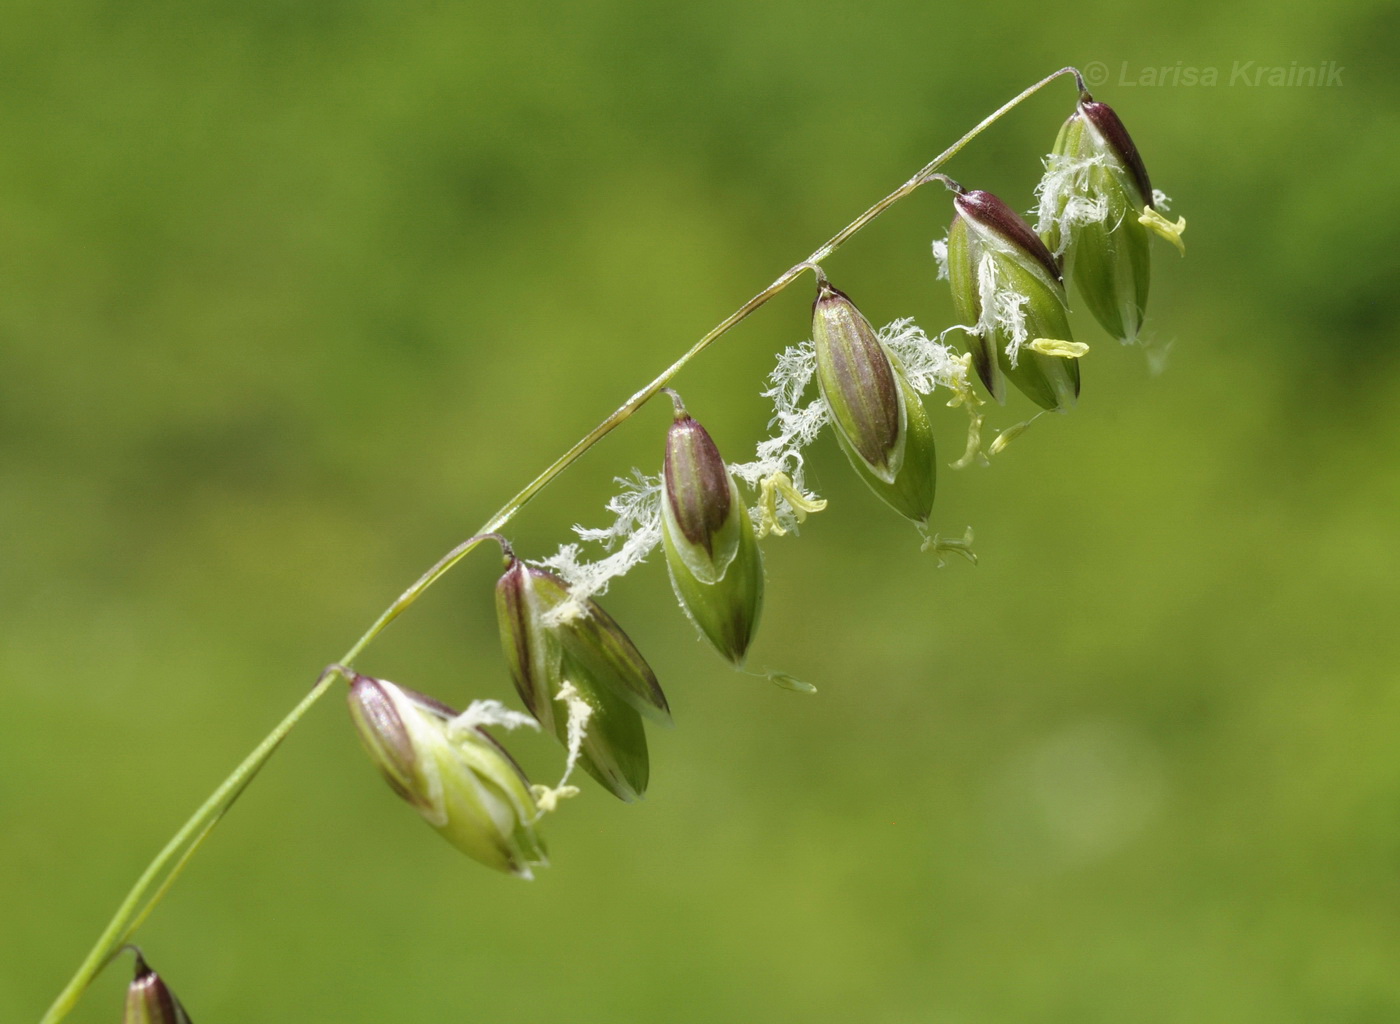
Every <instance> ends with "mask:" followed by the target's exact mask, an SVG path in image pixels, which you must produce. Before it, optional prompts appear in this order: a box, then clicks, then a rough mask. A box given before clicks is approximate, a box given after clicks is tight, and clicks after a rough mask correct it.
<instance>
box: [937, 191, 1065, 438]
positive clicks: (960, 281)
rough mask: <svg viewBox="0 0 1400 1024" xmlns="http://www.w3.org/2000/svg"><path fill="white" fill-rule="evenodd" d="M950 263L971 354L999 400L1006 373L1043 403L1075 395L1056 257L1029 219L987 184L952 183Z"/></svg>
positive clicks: (1061, 402) (1061, 406) (1058, 405)
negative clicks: (969, 187) (966, 187)
mask: <svg viewBox="0 0 1400 1024" xmlns="http://www.w3.org/2000/svg"><path fill="white" fill-rule="evenodd" d="M955 191H956V194H955V195H954V197H953V206H954V208H955V209H956V211H957V212H956V214H955V216H954V217H953V223H952V226H951V227H950V228H949V230H948V243H947V245H948V248H947V270H948V281H949V284H950V285H951V286H952V292H953V305H954V307H955V308H956V310H957V313H958V316H959V318H960V319H962V321H963V322H964V323H965V324H966V325H967V326H968V327H969V328H970V329H971V330H972V339H971V348H972V362H973V365H974V366H975V367H976V368H977V375H978V376H979V377H981V378H982V383H983V384H984V385H985V386H986V388H987V390H988V391H989V392H990V393H991V395H992V397H993V398H995V399H996V400H997V401H998V402H1005V401H1006V384H1005V381H1006V380H1008V379H1009V380H1010V381H1011V383H1013V384H1015V385H1016V387H1017V388H1019V389H1020V390H1021V391H1022V392H1023V393H1024V394H1025V395H1026V397H1027V398H1029V399H1030V400H1031V401H1033V402H1035V403H1036V404H1037V405H1039V406H1041V407H1042V408H1045V409H1058V410H1061V411H1067V410H1069V409H1070V408H1072V407H1073V406H1074V402H1075V399H1076V398H1078V396H1079V363H1078V359H1077V358H1075V356H1077V355H1078V354H1082V351H1083V346H1078V345H1075V343H1074V339H1073V336H1072V335H1071V334H1070V329H1069V317H1068V315H1067V313H1066V311H1065V287H1064V282H1063V280H1062V279H1061V276H1060V267H1059V264H1058V263H1057V262H1056V261H1055V257H1054V256H1053V255H1051V253H1050V250H1049V249H1047V248H1046V247H1045V243H1044V242H1042V241H1041V240H1040V238H1039V237H1038V236H1037V235H1036V233H1035V232H1034V231H1032V230H1031V228H1030V225H1029V224H1027V223H1026V222H1025V221H1024V220H1022V219H1021V218H1020V217H1019V216H1018V215H1017V214H1016V212H1015V211H1014V210H1012V209H1011V207H1009V206H1007V205H1006V204H1005V203H1004V202H1002V201H1001V200H1000V199H998V198H997V197H996V196H994V195H992V194H991V193H990V192H982V191H971V192H967V191H962V190H960V189H955Z"/></svg>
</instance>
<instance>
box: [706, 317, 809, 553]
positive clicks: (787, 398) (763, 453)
mask: <svg viewBox="0 0 1400 1024" xmlns="http://www.w3.org/2000/svg"><path fill="white" fill-rule="evenodd" d="M816 372H817V351H816V348H815V347H814V346H813V345H812V343H811V342H810V341H804V342H802V343H801V344H798V345H790V346H788V348H786V349H784V350H783V352H782V353H781V354H779V356H778V362H777V365H775V366H774V367H773V372H772V373H770V374H769V375H768V382H769V386H768V388H767V390H765V391H763V392H762V395H763V397H764V398H767V399H769V400H770V401H772V403H773V418H772V419H771V420H769V421H768V425H769V427H772V428H775V430H774V433H773V436H771V437H769V438H767V439H765V440H763V441H760V442H759V444H758V450H757V452H756V453H755V457H754V459H753V460H752V461H750V462H737V463H732V464H731V465H730V466H729V471H730V472H731V473H733V474H734V475H735V476H736V477H738V478H739V479H740V480H742V481H744V482H745V483H746V484H748V485H749V486H750V487H753V488H757V489H759V491H760V499H761V500H760V503H759V505H757V506H755V507H754V509H753V510H752V513H753V520H754V522H755V523H756V524H758V528H759V530H760V532H770V531H771V532H773V533H777V534H778V535H779V536H781V535H782V534H783V533H786V532H788V531H792V532H794V533H795V532H796V531H797V524H798V523H800V522H801V521H802V520H803V519H805V518H806V516H807V513H808V512H809V511H816V510H817V509H819V508H824V507H825V505H826V503H825V502H823V501H821V500H820V499H818V498H817V497H816V496H815V495H813V494H810V493H809V492H808V491H807V487H806V481H805V479H804V473H803V459H802V449H803V448H805V447H807V446H808V445H809V444H811V443H812V442H813V441H815V440H816V438H817V435H818V434H819V433H821V430H822V427H824V426H826V425H827V424H828V423H830V422H831V414H830V412H829V410H828V409H827V407H826V400H825V399H823V398H820V397H817V398H813V399H812V400H811V401H810V402H807V403H805V404H804V403H803V401H802V396H803V394H804V393H805V392H806V391H807V389H808V387H809V386H810V385H811V383H812V378H813V377H814V376H816ZM775 480H778V481H783V482H784V485H783V486H780V487H778V489H777V490H776V491H775V490H773V488H772V482H773V481H775ZM765 482H766V483H767V484H768V486H767V488H766V489H765ZM768 495H771V496H772V505H771V507H769V508H767V509H765V507H764V503H763V500H762V498H763V497H766V496H768ZM773 517H776V524H772V523H770V524H769V529H768V530H765V529H764V523H765V522H766V521H767V520H768V519H771V518H773Z"/></svg>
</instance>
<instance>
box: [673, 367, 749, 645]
mask: <svg viewBox="0 0 1400 1024" xmlns="http://www.w3.org/2000/svg"><path fill="white" fill-rule="evenodd" d="M671 400H672V402H673V403H674V404H675V410H676V416H675V420H674V421H673V422H672V424H671V427H670V429H669V430H668V431H667V432H666V458H665V462H664V464H663V466H662V471H661V539H662V543H663V545H664V546H665V549H666V568H667V570H668V571H669V572H670V574H671V585H672V587H673V588H674V589H675V592H676V598H677V600H679V601H680V603H681V607H682V608H683V609H684V610H685V612H686V614H687V615H689V616H690V619H691V621H692V622H694V623H695V625H696V626H697V627H699V629H700V631H701V632H702V633H704V634H705V637H706V639H708V640H709V641H710V643H711V644H713V645H714V647H715V650H717V651H719V653H720V654H722V655H724V657H726V658H728V659H729V660H730V661H731V662H733V663H734V664H736V665H741V664H743V661H744V655H745V654H746V653H747V651H748V647H749V642H750V641H751V640H752V639H753V634H754V630H755V629H756V628H757V626H758V616H759V612H760V610H761V609H762V607H763V555H762V553H761V552H760V551H759V548H758V539H757V538H756V537H755V536H754V530H753V523H752V522H751V520H750V519H749V512H748V509H747V508H745V507H744V502H743V500H742V498H741V497H740V494H739V488H738V487H737V486H736V485H735V483H734V479H733V477H731V476H730V475H729V469H728V467H726V466H725V464H724V459H722V458H721V457H720V454H719V449H718V448H717V447H715V442H714V440H713V439H712V438H711V437H710V435H709V432H708V431H706V430H705V428H704V427H702V426H701V425H700V424H699V423H697V422H696V421H695V420H694V419H692V418H691V417H690V415H689V414H688V413H687V412H686V411H685V407H684V406H683V405H682V404H681V400H680V398H679V396H677V395H676V394H675V393H674V392H672V393H671Z"/></svg>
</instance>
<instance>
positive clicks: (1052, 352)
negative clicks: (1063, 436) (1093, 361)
mask: <svg viewBox="0 0 1400 1024" xmlns="http://www.w3.org/2000/svg"><path fill="white" fill-rule="evenodd" d="M1027 347H1028V348H1029V349H1030V350H1031V351H1032V352H1039V353H1040V354H1041V355H1043V356H1059V357H1060V358H1061V359H1078V358H1080V357H1081V356H1083V355H1086V354H1087V353H1088V351H1089V346H1088V345H1086V344H1084V342H1082V341H1061V340H1060V339H1059V338H1036V339H1034V340H1033V341H1031V342H1030V344H1029V345H1028V346H1027ZM993 454H996V453H995V452H993Z"/></svg>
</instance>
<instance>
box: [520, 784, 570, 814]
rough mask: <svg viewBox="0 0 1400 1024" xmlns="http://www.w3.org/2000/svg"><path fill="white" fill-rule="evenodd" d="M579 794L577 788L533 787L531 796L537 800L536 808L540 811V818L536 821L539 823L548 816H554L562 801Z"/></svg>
mask: <svg viewBox="0 0 1400 1024" xmlns="http://www.w3.org/2000/svg"><path fill="white" fill-rule="evenodd" d="M578 794H579V788H578V787H577V786H541V785H534V786H531V787H530V795H531V796H533V797H534V798H535V806H537V807H538V808H539V809H540V813H539V817H537V818H536V819H535V820H536V821H538V820H539V818H542V817H544V816H545V815H546V814H553V813H554V811H555V810H557V809H558V807H559V801H560V800H568V799H569V798H570V797H575V796H578Z"/></svg>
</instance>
